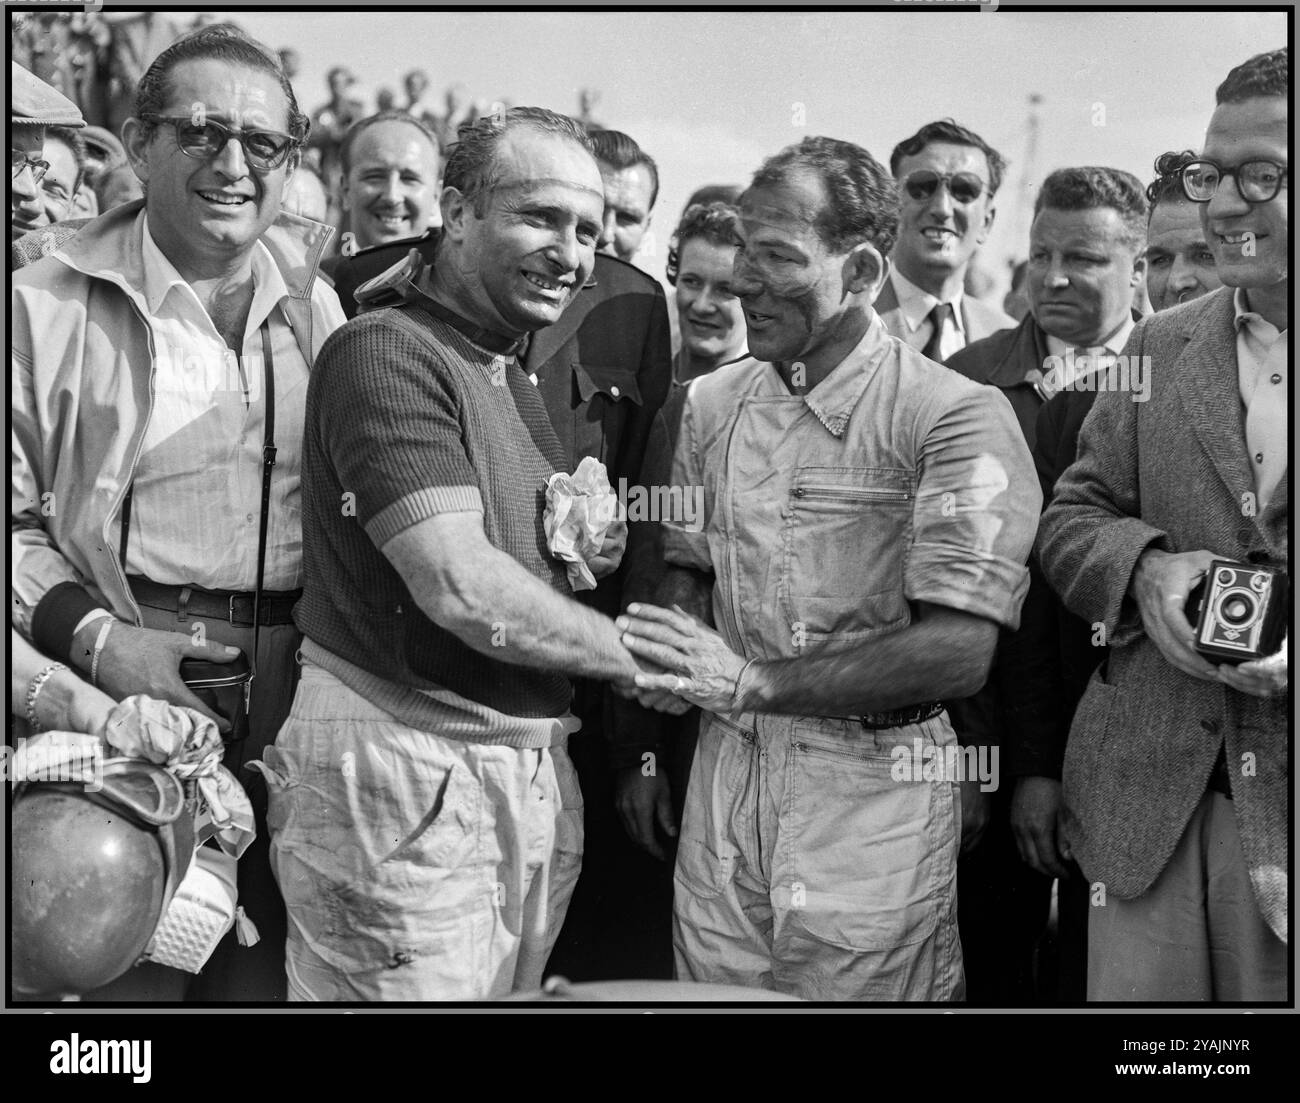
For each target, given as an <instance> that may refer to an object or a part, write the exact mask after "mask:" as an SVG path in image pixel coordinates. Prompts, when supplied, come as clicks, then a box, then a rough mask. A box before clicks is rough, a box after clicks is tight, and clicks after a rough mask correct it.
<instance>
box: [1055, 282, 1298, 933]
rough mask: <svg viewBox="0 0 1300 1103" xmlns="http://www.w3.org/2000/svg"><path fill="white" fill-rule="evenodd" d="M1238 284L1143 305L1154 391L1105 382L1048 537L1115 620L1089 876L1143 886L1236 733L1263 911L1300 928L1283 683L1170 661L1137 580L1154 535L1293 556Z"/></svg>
mask: <svg viewBox="0 0 1300 1103" xmlns="http://www.w3.org/2000/svg"><path fill="white" fill-rule="evenodd" d="M1232 297H1233V288H1231V287H1225V288H1222V289H1221V290H1219V291H1216V292H1213V293H1211V294H1209V295H1206V296H1203V297H1202V298H1199V299H1196V300H1194V301H1193V302H1190V303H1186V304H1184V305H1183V306H1180V307H1176V308H1174V309H1172V310H1169V311H1165V312H1163V313H1160V314H1156V315H1152V316H1151V317H1148V318H1146V319H1144V320H1143V321H1142V322H1140V323H1138V325H1137V328H1136V329H1134V331H1133V334H1132V336H1131V337H1130V339H1129V341H1128V344H1127V345H1126V346H1125V349H1124V351H1125V354H1126V355H1128V356H1130V357H1131V356H1144V357H1150V360H1149V361H1148V362H1147V363H1148V364H1149V377H1150V381H1151V389H1150V396H1149V400H1148V401H1145V402H1134V401H1132V397H1133V394H1132V393H1125V392H1123V391H1109V392H1103V393H1100V394H1098V396H1097V400H1096V402H1095V404H1094V405H1093V408H1092V412H1091V413H1090V414H1089V415H1088V417H1087V419H1086V420H1085V421H1084V423H1083V429H1082V432H1081V435H1080V441H1079V455H1078V459H1077V460H1076V461H1075V463H1074V464H1073V465H1072V466H1071V467H1070V468H1069V469H1068V470H1067V471H1066V472H1065V474H1064V475H1063V476H1062V477H1061V480H1060V482H1059V483H1058V484H1057V489H1056V497H1055V498H1054V500H1053V502H1052V504H1051V506H1050V507H1049V508H1048V510H1047V511H1046V513H1045V514H1044V516H1043V520H1042V524H1041V526H1040V529H1039V536H1038V545H1037V550H1038V555H1039V558H1040V561H1041V563H1042V566H1043V570H1044V572H1045V574H1046V575H1047V578H1048V580H1049V581H1050V582H1051V584H1052V585H1053V587H1055V589H1056V590H1057V592H1058V593H1059V594H1060V596H1061V598H1062V600H1063V601H1064V602H1065V604H1066V606H1067V607H1068V608H1069V609H1070V610H1071V611H1073V612H1074V613H1076V614H1077V615H1078V616H1080V617H1082V618H1084V620H1086V621H1089V622H1091V623H1101V624H1104V626H1105V633H1106V638H1107V641H1108V642H1109V643H1110V645H1111V653H1110V657H1109V660H1108V662H1107V664H1106V665H1105V667H1103V668H1102V669H1101V670H1099V671H1098V672H1097V673H1096V674H1095V675H1094V676H1093V679H1092V681H1091V682H1090V683H1089V686H1088V690H1087V692H1086V694H1085V695H1084V698H1083V701H1082V702H1081V703H1080V705H1079V709H1078V712H1077V713H1076V714H1075V719H1074V724H1073V727H1072V728H1071V730H1070V740H1069V745H1068V748H1067V750H1066V760H1065V773H1064V779H1063V780H1064V799H1065V805H1066V833H1067V835H1068V837H1069V839H1070V841H1071V843H1072V845H1073V848H1074V853H1075V856H1076V858H1077V859H1078V861H1079V864H1080V866H1081V867H1082V868H1083V870H1084V872H1085V874H1086V875H1087V876H1088V878H1089V879H1090V880H1092V881H1094V882H1097V881H1100V882H1103V883H1104V885H1105V887H1106V891H1107V892H1108V893H1114V894H1115V895H1116V896H1118V897H1120V898H1121V899H1128V898H1132V897H1136V896H1139V895H1141V894H1142V893H1143V892H1145V891H1146V890H1147V889H1148V888H1149V887H1150V886H1151V884H1152V883H1153V882H1154V881H1155V879H1156V877H1157V876H1158V875H1159V874H1160V872H1161V870H1162V869H1164V867H1165V865H1166V864H1167V863H1168V861H1169V858H1170V856H1171V855H1172V853H1173V850H1174V848H1175V846H1176V845H1177V843H1178V841H1179V838H1180V837H1181V836H1182V834H1183V831H1184V829H1185V828H1186V826H1187V823H1188V821H1189V819H1190V818H1191V815H1192V812H1193V810H1194V809H1195V808H1196V805H1197V803H1198V802H1199V801H1200V799H1201V797H1202V796H1203V795H1204V793H1205V791H1206V784H1207V781H1208V780H1209V777H1210V772H1211V770H1212V768H1213V766H1214V761H1215V758H1216V756H1217V754H1218V750H1219V745H1220V743H1221V742H1226V749H1227V761H1228V769H1229V773H1230V776H1231V782H1232V789H1233V796H1234V801H1233V805H1234V810H1235V814H1236V818H1237V825H1238V828H1239V830H1240V834H1241V842H1242V848H1243V850H1244V852H1245V859H1246V863H1247V866H1248V868H1249V871H1250V879H1251V883H1252V885H1253V888H1254V892H1255V898H1256V900H1257V902H1258V904H1259V908H1260V912H1261V914H1262V915H1263V917H1264V919H1265V920H1266V921H1267V922H1268V925H1269V926H1270V928H1272V930H1273V932H1274V933H1275V934H1276V935H1277V936H1278V937H1279V938H1281V939H1283V940H1285V939H1286V937H1287V895H1288V883H1287V867H1288V849H1287V847H1288V800H1289V792H1290V781H1289V778H1290V758H1289V751H1290V748H1289V741H1288V734H1287V701H1286V698H1270V699H1260V698H1256V697H1251V696H1248V695H1246V694H1242V693H1239V692H1237V691H1236V690H1233V689H1230V688H1229V687H1227V686H1225V685H1223V684H1222V683H1220V682H1206V681H1202V680H1200V679H1197V678H1193V677H1191V676H1189V675H1187V674H1184V673H1182V672H1181V671H1179V670H1176V669H1175V668H1174V667H1172V666H1171V665H1169V664H1168V663H1167V662H1166V661H1165V659H1164V657H1163V656H1162V655H1161V654H1160V652H1159V651H1158V650H1157V648H1156V646H1155V645H1154V644H1153V643H1152V642H1151V641H1150V639H1149V638H1148V637H1147V636H1146V635H1145V633H1144V631H1143V629H1142V622H1141V617H1140V615H1139V614H1138V611H1137V607H1136V604H1135V603H1134V602H1133V600H1132V599H1131V598H1129V597H1127V591H1128V588H1129V583H1130V581H1131V579H1132V574H1133V568H1134V565H1135V563H1136V561H1137V559H1138V556H1139V555H1140V554H1141V553H1142V551H1143V550H1145V549H1146V548H1148V547H1156V548H1160V549H1163V550H1166V551H1170V552H1189V551H1197V550H1201V549H1205V550H1208V551H1210V552H1212V553H1214V554H1215V555H1216V556H1218V557H1221V558H1224V559H1232V560H1246V559H1250V560H1251V561H1253V562H1261V563H1268V564H1270V565H1273V566H1284V565H1285V564H1286V562H1287V552H1288V541H1289V527H1290V472H1289V471H1288V472H1286V473H1285V474H1284V475H1283V476H1282V480H1281V482H1280V483H1279V485H1278V487H1277V489H1276V491H1274V494H1273V497H1272V499H1271V500H1270V502H1269V505H1268V507H1267V509H1264V510H1262V511H1261V510H1258V509H1255V508H1253V503H1254V493H1255V480H1254V476H1253V474H1252V470H1251V465H1250V462H1249V458H1248V456H1247V452H1246V444H1245V432H1244V413H1243V407H1242V401H1241V397H1240V393H1239V384H1238V378H1237V348H1236V331H1235V328H1234V324H1233V316H1234V311H1233V301H1232Z"/></svg>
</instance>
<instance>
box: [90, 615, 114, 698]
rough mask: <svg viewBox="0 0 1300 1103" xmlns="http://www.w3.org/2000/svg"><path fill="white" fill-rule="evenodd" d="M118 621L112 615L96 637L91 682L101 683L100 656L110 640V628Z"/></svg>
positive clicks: (91, 661)
mask: <svg viewBox="0 0 1300 1103" xmlns="http://www.w3.org/2000/svg"><path fill="white" fill-rule="evenodd" d="M116 623H117V621H116V619H114V618H113V617H110V618H109V619H107V620H106V621H104V623H103V624H102V625H101V626H100V629H99V635H98V636H96V637H95V651H94V654H93V655H92V656H91V659H90V684H91V685H92V686H97V685H99V656H100V653H101V652H102V651H103V650H104V644H105V643H107V642H108V632H109V629H111V628H112V627H113V625H115V624H116Z"/></svg>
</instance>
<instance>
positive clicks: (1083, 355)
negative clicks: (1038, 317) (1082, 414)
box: [1047, 310, 1137, 394]
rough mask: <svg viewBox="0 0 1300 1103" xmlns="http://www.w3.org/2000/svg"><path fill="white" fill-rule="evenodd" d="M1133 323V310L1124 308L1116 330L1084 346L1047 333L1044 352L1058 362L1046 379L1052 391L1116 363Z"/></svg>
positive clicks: (1134, 323) (1059, 389)
mask: <svg viewBox="0 0 1300 1103" xmlns="http://www.w3.org/2000/svg"><path fill="white" fill-rule="evenodd" d="M1135 325H1137V323H1136V322H1135V321H1134V320H1133V312H1132V311H1128V310H1126V311H1125V312H1124V321H1123V323H1122V324H1121V325H1120V327H1119V328H1118V329H1117V330H1115V331H1114V332H1113V333H1112V334H1111V335H1110V336H1109V337H1107V338H1106V340H1104V341H1103V342H1102V343H1101V344H1099V345H1091V346H1089V347H1088V348H1085V349H1080V348H1079V347H1077V346H1076V345H1068V344H1066V343H1065V342H1064V341H1062V340H1061V339H1060V338H1059V337H1054V336H1053V335H1052V334H1050V333H1048V334H1047V351H1048V352H1049V353H1051V355H1052V356H1054V357H1056V358H1057V360H1058V363H1057V364H1055V365H1053V371H1052V373H1051V375H1052V378H1051V379H1050V380H1049V381H1048V382H1049V383H1050V385H1051V386H1050V389H1051V391H1052V393H1053V394H1055V393H1056V392H1057V391H1063V390H1065V389H1066V388H1067V387H1069V386H1071V385H1072V384H1073V383H1074V382H1075V381H1076V380H1078V379H1082V378H1083V377H1084V376H1085V375H1091V374H1092V373H1093V372H1097V371H1101V370H1103V369H1105V368H1109V367H1111V365H1113V364H1114V363H1115V358H1116V357H1117V356H1119V354H1120V353H1121V352H1123V351H1124V346H1125V345H1126V344H1127V343H1128V339H1129V334H1131V333H1132V332H1133V327H1134V326H1135Z"/></svg>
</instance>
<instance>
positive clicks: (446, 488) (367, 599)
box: [295, 304, 570, 722]
mask: <svg viewBox="0 0 1300 1103" xmlns="http://www.w3.org/2000/svg"><path fill="white" fill-rule="evenodd" d="M434 309H437V308H436V307H435V308H434ZM440 314H442V312H440ZM453 320H454V316H452V315H450V314H443V316H441V317H435V316H434V315H433V314H432V313H430V312H429V310H426V309H424V308H423V307H422V306H421V305H416V304H407V305H404V306H399V307H393V308H390V309H384V310H377V311H375V312H373V313H369V314H363V315H361V316H360V317H358V318H355V319H354V320H352V321H351V322H348V323H347V324H346V325H345V326H343V327H342V328H341V329H339V330H338V331H336V332H335V333H334V334H332V335H331V336H330V338H329V340H328V341H326V343H325V345H324V347H323V348H322V349H321V352H320V355H319V357H318V358H317V360H316V364H315V366H314V368H313V370H312V377H311V384H310V387H309V389H308V392H307V416H306V427H305V430H304V435H303V468H302V509H303V515H302V530H303V583H304V587H303V588H304V594H303V599H302V601H301V602H300V603H299V605H298V607H297V610H296V613H295V619H296V622H297V624H298V627H299V628H300V629H301V630H302V632H303V633H304V634H305V635H306V636H307V637H309V638H310V639H311V640H313V641H315V643H316V644H318V645H320V647H322V648H324V649H325V650H326V651H327V652H329V653H331V654H332V655H335V656H338V657H339V658H341V659H343V660H344V661H345V662H346V663H349V664H351V665H352V666H353V667H357V668H360V669H361V670H363V671H366V672H368V673H369V674H371V675H374V676H375V677H376V678H379V679H382V680H383V682H385V683H389V684H391V685H395V686H401V687H408V688H413V689H436V688H441V689H448V690H451V691H452V692H454V693H456V694H459V695H460V696H461V697H464V698H468V699H469V700H470V701H473V702H477V703H479V704H482V705H485V706H487V707H488V708H490V709H493V710H496V711H497V712H499V713H502V714H504V715H505V716H509V717H556V716H559V715H561V714H563V713H564V712H565V711H566V710H567V708H568V704H569V697H570V687H569V683H568V680H567V679H566V678H565V677H564V676H563V675H561V674H557V673H554V672H549V671H542V670H536V669H530V668H526V667H522V666H517V665H515V664H513V663H511V662H509V661H508V656H509V654H510V649H509V646H508V643H509V641H508V640H504V641H498V640H495V639H493V638H492V635H493V631H494V629H493V626H491V625H483V626H482V627H481V634H482V637H483V638H482V640H481V641H476V642H479V643H480V644H481V645H482V646H484V647H490V645H492V644H495V643H498V642H503V643H504V646H501V647H500V648H499V651H500V653H501V656H502V657H501V658H497V657H495V656H494V655H492V654H490V653H489V654H484V653H483V652H481V651H478V650H475V649H474V648H471V647H469V646H468V645H467V644H466V643H464V642H462V641H461V640H460V639H459V638H458V637H457V636H455V635H454V634H452V633H451V632H448V631H446V630H445V629H443V628H440V627H439V626H438V625H437V624H435V623H434V622H433V621H431V620H430V619H429V618H428V617H426V616H425V615H424V613H423V612H421V610H420V609H419V607H418V606H417V605H416V603H415V601H414V600H413V599H412V597H411V594H410V592H409V591H408V590H407V587H406V584H405V583H404V582H403V581H402V578H401V577H400V575H398V573H397V571H396V570H395V569H394V568H393V566H392V565H391V564H390V563H389V561H388V559H387V558H386V557H385V556H384V554H383V553H382V552H381V551H380V548H381V547H382V546H383V545H384V544H385V543H386V542H387V541H388V540H389V539H391V538H392V537H393V536H395V535H397V534H398V533H400V532H402V531H404V530H405V529H406V528H409V527H410V526H411V525H414V524H416V523H417V522H419V521H422V520H424V519H426V518H428V517H432V516H435V515H436V514H438V513H444V512H458V511H464V510H475V509H481V510H482V511H483V528H484V531H485V533H486V534H487V538H488V540H489V541H490V542H491V543H492V544H493V546H494V547H497V548H499V549H501V550H502V551H504V552H505V553H507V554H508V555H510V556H511V557H512V558H514V559H515V560H517V561H518V562H519V563H521V564H522V565H523V566H524V567H525V568H526V569H527V570H529V571H530V572H531V573H532V574H533V575H535V576H536V577H537V578H539V579H541V580H543V581H544V582H546V583H547V584H549V585H550V586H552V587H553V588H554V589H556V590H558V591H560V592H562V593H567V592H568V585H567V582H566V579H565V573H564V568H563V565H562V564H561V563H559V562H558V561H557V560H555V559H553V558H552V557H551V556H550V554H549V553H548V552H547V551H546V537H545V532H544V530H543V526H542V512H543V508H544V505H545V495H544V489H545V483H546V480H547V478H548V477H549V476H550V475H551V474H552V472H554V471H555V470H557V469H560V468H562V467H563V466H564V456H563V454H562V452H561V449H560V446H559V443H558V441H557V440H556V438H555V434H554V432H553V431H552V429H551V426H550V423H549V421H548V419H547V416H546V409H545V407H544V406H543V404H542V400H541V396H540V395H538V393H537V389H536V388H535V387H534V386H533V385H532V383H531V382H530V381H529V379H528V377H527V376H526V375H524V373H523V371H522V370H521V369H520V367H519V365H518V362H517V360H516V359H515V357H514V355H513V353H511V352H510V351H508V343H507V342H505V341H504V340H503V341H501V342H500V343H499V346H498V347H496V348H494V349H489V348H486V347H483V345H482V344H479V343H475V341H471V340H469V339H468V337H467V336H465V334H464V333H462V332H461V329H462V328H468V323H464V322H463V321H458V322H457V324H456V325H453V324H450V323H451V322H452V321H453ZM458 326H459V328H458ZM477 340H478V341H489V342H490V341H491V339H490V338H489V337H487V336H486V335H484V334H482V333H481V332H480V333H478V334H477ZM337 672H338V671H336V673H337ZM344 680H345V681H347V680H348V679H347V678H346V677H345V678H344ZM352 688H354V689H356V690H357V691H358V692H362V693H363V695H365V696H368V697H371V699H372V700H373V698H374V694H372V693H370V692H367V687H366V686H363V685H356V684H354V685H353V686H352ZM374 703H376V704H379V705H380V706H381V707H389V706H388V704H387V702H386V701H382V700H376V701H374ZM390 711H392V710H391V708H390ZM408 722H409V721H408Z"/></svg>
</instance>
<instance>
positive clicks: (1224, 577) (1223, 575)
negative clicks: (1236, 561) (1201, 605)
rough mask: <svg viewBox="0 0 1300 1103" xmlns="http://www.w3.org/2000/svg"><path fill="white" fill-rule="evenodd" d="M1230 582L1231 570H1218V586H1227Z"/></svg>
mask: <svg viewBox="0 0 1300 1103" xmlns="http://www.w3.org/2000/svg"><path fill="white" fill-rule="evenodd" d="M1231 582H1232V572H1231V571H1228V570H1223V571H1220V572H1219V585H1220V586H1227V585H1228V584H1229V583H1231Z"/></svg>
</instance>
